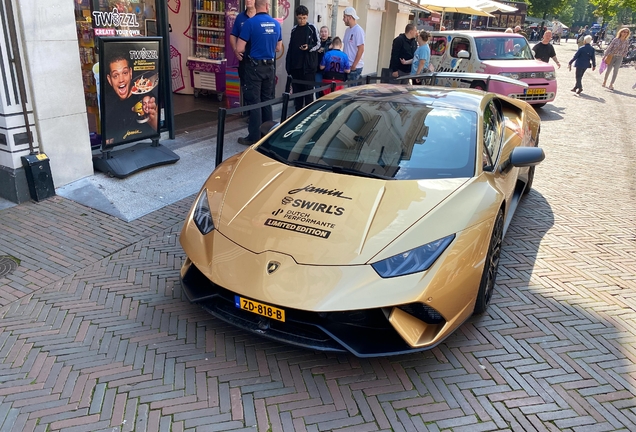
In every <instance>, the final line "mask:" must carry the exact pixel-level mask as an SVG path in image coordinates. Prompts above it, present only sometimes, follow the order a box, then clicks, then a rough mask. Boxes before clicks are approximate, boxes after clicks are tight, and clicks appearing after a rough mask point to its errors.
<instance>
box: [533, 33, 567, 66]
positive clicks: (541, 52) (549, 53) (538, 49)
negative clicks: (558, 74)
mask: <svg viewBox="0 0 636 432" xmlns="http://www.w3.org/2000/svg"><path fill="white" fill-rule="evenodd" d="M551 40H552V32H551V31H550V30H546V32H545V33H543V39H541V42H539V43H538V44H536V45H535V46H533V47H532V51H534V58H536V59H537V60H541V61H542V62H544V63H550V59H552V60H554V62H555V63H556V65H557V67H558V68H559V69H560V68H561V63H559V59H558V58H557V56H556V51H555V50H554V46H553V45H552V44H551V43H550V41H551Z"/></svg>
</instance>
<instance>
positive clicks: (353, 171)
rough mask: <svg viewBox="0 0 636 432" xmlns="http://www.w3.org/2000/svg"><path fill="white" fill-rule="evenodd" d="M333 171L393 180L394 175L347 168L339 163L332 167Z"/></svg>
mask: <svg viewBox="0 0 636 432" xmlns="http://www.w3.org/2000/svg"><path fill="white" fill-rule="evenodd" d="M331 171H333V172H335V173H338V174H351V175H354V176H359V177H369V178H376V179H382V180H393V177H389V176H385V175H382V174H376V173H370V172H365V171H359V170H356V169H353V168H345V167H343V166H338V165H333V166H332V167H331Z"/></svg>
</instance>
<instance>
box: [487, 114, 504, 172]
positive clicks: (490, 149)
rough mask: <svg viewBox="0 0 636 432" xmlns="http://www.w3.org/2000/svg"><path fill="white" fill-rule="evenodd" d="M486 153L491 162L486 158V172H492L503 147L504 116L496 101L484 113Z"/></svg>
mask: <svg viewBox="0 0 636 432" xmlns="http://www.w3.org/2000/svg"><path fill="white" fill-rule="evenodd" d="M483 120H484V151H485V153H487V154H488V156H489V157H488V159H489V161H488V162H487V159H486V158H484V170H488V171H489V170H491V169H492V168H493V167H494V164H495V163H496V161H497V156H498V155H499V149H500V147H501V138H502V132H503V131H502V127H503V116H502V115H501V110H500V109H499V107H498V106H497V104H496V103H495V102H494V101H490V103H489V104H488V105H487V106H486V110H485V111H484V118H483Z"/></svg>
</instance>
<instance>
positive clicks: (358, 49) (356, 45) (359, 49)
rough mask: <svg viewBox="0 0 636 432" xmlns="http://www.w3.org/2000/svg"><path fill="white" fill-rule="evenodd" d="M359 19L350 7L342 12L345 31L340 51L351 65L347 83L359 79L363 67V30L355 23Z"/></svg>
mask: <svg viewBox="0 0 636 432" xmlns="http://www.w3.org/2000/svg"><path fill="white" fill-rule="evenodd" d="M359 19H360V17H358V15H357V14H356V10H355V9H354V8H352V7H351V6H349V7H348V8H346V9H345V10H344V16H343V17H342V20H343V21H344V23H345V25H346V26H347V29H346V30H345V34H344V38H343V39H342V42H343V45H344V46H343V49H342V51H344V53H345V54H346V55H347V57H349V63H350V64H351V72H350V73H349V77H348V80H349V81H355V80H357V79H358V78H360V75H362V68H363V67H364V62H363V61H362V57H363V55H364V30H362V27H360V26H359V25H358V24H357V23H356V21H357V20H359Z"/></svg>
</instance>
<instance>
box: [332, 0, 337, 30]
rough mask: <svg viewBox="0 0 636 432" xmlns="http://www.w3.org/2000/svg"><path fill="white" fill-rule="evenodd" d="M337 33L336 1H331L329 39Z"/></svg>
mask: <svg viewBox="0 0 636 432" xmlns="http://www.w3.org/2000/svg"><path fill="white" fill-rule="evenodd" d="M337 33H338V0H333V2H332V4H331V37H332V38H333V37H334V36H336V34H337Z"/></svg>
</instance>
